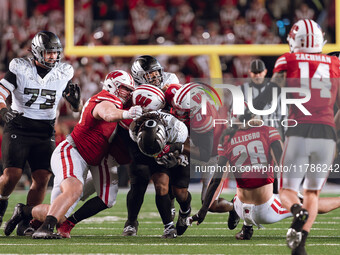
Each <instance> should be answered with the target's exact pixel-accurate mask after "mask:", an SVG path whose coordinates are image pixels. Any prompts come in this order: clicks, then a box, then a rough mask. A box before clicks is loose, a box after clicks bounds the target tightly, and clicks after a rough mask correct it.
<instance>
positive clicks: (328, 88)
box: [274, 53, 340, 126]
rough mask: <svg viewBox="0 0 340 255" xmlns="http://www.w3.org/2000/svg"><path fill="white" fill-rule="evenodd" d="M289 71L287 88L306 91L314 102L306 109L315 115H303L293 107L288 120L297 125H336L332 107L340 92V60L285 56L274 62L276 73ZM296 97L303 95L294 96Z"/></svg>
mask: <svg viewBox="0 0 340 255" xmlns="http://www.w3.org/2000/svg"><path fill="white" fill-rule="evenodd" d="M280 71H286V72H287V85H286V86H288V87H299V88H307V89H309V90H310V92H311V99H310V100H309V101H308V102H306V103H304V104H303V106H304V107H305V108H306V109H307V110H308V111H309V112H310V113H311V114H312V115H304V113H303V112H301V111H300V109H299V108H297V107H296V106H295V105H292V106H291V107H290V111H289V119H294V120H296V121H297V122H298V123H317V124H325V125H330V126H334V112H333V106H334V103H335V100H336V95H337V91H338V86H339V85H338V79H337V78H338V77H339V75H340V71H339V59H338V58H337V57H334V56H333V57H332V56H327V55H324V54H307V53H286V54H284V55H282V56H281V57H279V58H278V59H277V61H276V63H275V68H274V73H276V72H280ZM291 96H292V97H293V98H303V97H305V95H304V94H302V95H299V93H292V94H291Z"/></svg>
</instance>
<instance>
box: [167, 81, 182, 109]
mask: <svg viewBox="0 0 340 255" xmlns="http://www.w3.org/2000/svg"><path fill="white" fill-rule="evenodd" d="M180 88H181V85H180V84H170V85H169V87H168V88H167V90H166V91H165V92H164V95H165V101H166V103H167V104H168V105H172V99H173V98H174V96H175V94H176V91H177V90H179V89H180Z"/></svg>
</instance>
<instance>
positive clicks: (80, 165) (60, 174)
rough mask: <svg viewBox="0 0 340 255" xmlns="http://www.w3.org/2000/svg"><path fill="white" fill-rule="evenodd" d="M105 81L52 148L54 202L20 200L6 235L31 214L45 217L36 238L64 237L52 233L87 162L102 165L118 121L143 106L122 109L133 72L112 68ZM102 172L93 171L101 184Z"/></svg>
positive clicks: (74, 198)
mask: <svg viewBox="0 0 340 255" xmlns="http://www.w3.org/2000/svg"><path fill="white" fill-rule="evenodd" d="M106 81H107V83H104V86H103V90H102V91H101V92H99V93H98V94H96V95H94V96H93V97H91V98H90V99H89V100H88V101H87V102H86V104H85V105H84V108H83V111H82V114H81V118H80V121H79V123H78V124H77V125H76V126H75V127H74V129H73V131H72V133H71V134H70V135H69V136H68V137H67V138H66V140H64V141H63V142H61V143H60V144H59V145H58V147H57V148H56V149H55V150H54V152H53V155H52V158H51V165H52V171H53V173H54V175H55V178H54V185H53V190H52V195H51V205H43V204H41V205H38V206H36V207H34V208H32V206H23V205H22V204H18V205H17V206H16V208H15V210H14V214H13V216H12V217H11V219H10V220H9V221H8V222H7V223H6V227H5V234H6V235H9V234H10V233H11V232H12V231H13V230H14V228H15V226H16V225H17V223H18V221H19V220H21V219H22V218H27V217H26V216H27V215H30V214H32V216H33V218H35V219H38V220H40V221H44V222H43V224H42V225H41V226H40V227H39V228H38V229H37V230H36V231H35V232H34V233H33V235H32V237H33V238H37V239H51V238H61V236H60V235H58V234H55V233H53V230H54V227H55V226H56V224H57V223H58V222H62V221H64V217H65V216H68V215H69V214H70V213H71V212H72V210H73V209H74V206H75V205H76V203H77V202H78V200H79V199H80V196H81V194H82V191H83V184H84V178H85V177H86V173H87V169H88V166H90V165H92V166H96V165H99V164H100V163H101V161H102V159H103V158H104V157H105V156H106V155H107V154H108V152H109V148H110V142H111V141H112V139H113V137H114V135H115V133H116V131H117V130H116V129H117V123H118V121H120V120H122V119H133V118H136V117H139V116H141V114H142V109H141V107H140V106H133V107H131V108H130V109H129V110H123V109H122V108H123V105H124V104H126V103H127V102H128V100H129V99H130V97H131V92H132V91H133V90H134V89H135V86H134V81H133V79H132V77H131V75H130V74H128V73H126V72H124V71H113V72H110V73H109V74H108V75H107V77H106ZM102 170H103V171H108V169H102ZM99 176H100V174H94V175H93V178H94V179H95V178H96V177H97V178H96V181H95V183H97V184H98V185H99V184H100V181H101V180H100V178H99ZM106 176H109V173H106ZM107 195H108V194H107ZM102 203H104V202H103V201H102ZM32 209H33V210H32Z"/></svg>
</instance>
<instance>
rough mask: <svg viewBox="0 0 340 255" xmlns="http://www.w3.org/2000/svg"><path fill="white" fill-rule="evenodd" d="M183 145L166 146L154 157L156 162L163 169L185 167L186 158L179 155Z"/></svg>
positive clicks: (186, 163)
mask: <svg viewBox="0 0 340 255" xmlns="http://www.w3.org/2000/svg"><path fill="white" fill-rule="evenodd" d="M183 147H184V146H183V143H172V144H167V145H165V147H164V148H163V150H162V152H161V153H159V154H158V156H157V157H156V162H157V164H159V165H163V166H164V167H165V168H173V167H176V166H187V165H188V164H189V160H188V157H187V156H186V155H183V154H180V153H181V152H182V151H183Z"/></svg>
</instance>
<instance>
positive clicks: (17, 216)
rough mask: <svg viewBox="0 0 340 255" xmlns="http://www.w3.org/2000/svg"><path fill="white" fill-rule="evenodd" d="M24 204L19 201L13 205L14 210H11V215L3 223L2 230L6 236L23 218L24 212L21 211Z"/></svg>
mask: <svg viewBox="0 0 340 255" xmlns="http://www.w3.org/2000/svg"><path fill="white" fill-rule="evenodd" d="M24 206H25V205H24V204H21V203H19V204H17V205H16V206H15V207H14V212H13V215H12V217H11V218H10V219H9V221H7V222H6V224H5V229H4V232H5V235H6V236H9V235H10V234H11V233H12V232H13V230H14V229H15V228H16V226H17V225H18V224H19V222H20V221H22V220H23V219H24V212H23V207H24Z"/></svg>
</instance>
